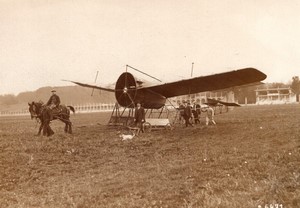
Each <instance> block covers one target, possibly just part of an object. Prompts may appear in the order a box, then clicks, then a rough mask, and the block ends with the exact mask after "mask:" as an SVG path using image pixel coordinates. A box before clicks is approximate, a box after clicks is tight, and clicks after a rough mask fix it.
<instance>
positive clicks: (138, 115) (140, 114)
mask: <svg viewBox="0 0 300 208" xmlns="http://www.w3.org/2000/svg"><path fill="white" fill-rule="evenodd" d="M134 123H135V125H136V126H137V127H138V128H140V129H141V130H142V132H144V128H143V123H145V109H144V108H143V107H142V106H141V103H137V104H136V108H135V112H134Z"/></svg>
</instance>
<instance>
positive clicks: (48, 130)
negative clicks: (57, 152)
mask: <svg viewBox="0 0 300 208" xmlns="http://www.w3.org/2000/svg"><path fill="white" fill-rule="evenodd" d="M53 134H54V131H53V130H52V129H51V127H50V125H48V128H47V136H52V135H53Z"/></svg>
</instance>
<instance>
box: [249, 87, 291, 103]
mask: <svg viewBox="0 0 300 208" xmlns="http://www.w3.org/2000/svg"><path fill="white" fill-rule="evenodd" d="M255 92H256V104H257V105H264V104H287V103H296V102H297V99H296V95H295V93H293V91H292V89H291V88H290V87H283V88H267V89H258V90H255Z"/></svg>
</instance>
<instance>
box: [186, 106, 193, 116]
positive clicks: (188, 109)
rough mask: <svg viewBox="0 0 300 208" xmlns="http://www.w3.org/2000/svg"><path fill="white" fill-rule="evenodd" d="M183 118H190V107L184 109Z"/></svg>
mask: <svg viewBox="0 0 300 208" xmlns="http://www.w3.org/2000/svg"><path fill="white" fill-rule="evenodd" d="M184 116H185V117H188V118H190V117H191V116H192V109H191V106H189V105H188V106H186V107H185V108H184Z"/></svg>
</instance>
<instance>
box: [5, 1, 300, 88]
mask: <svg viewBox="0 0 300 208" xmlns="http://www.w3.org/2000/svg"><path fill="white" fill-rule="evenodd" d="M299 11H300V1H298V0H277V1H273V0H247V1H241V0H223V1H218V0H189V1H182V0H165V1H161V0H151V1H148V0H147V1H146V0H139V1H138V0H137V1H132V0H124V1H114V0H107V1H106V0H98V1H97V0H88V1H87V0H77V1H76V0H57V1H55V0H52V1H47V0H44V1H43V0H19V1H17V0H0V94H8V93H14V94H17V93H19V92H22V91H32V90H36V89H38V88H39V87H43V86H62V85H70V84H69V83H66V82H63V81H61V79H69V80H75V81H81V82H89V83H92V82H93V81H94V78H95V75H96V72H97V71H98V70H99V76H98V80H97V84H98V85H105V84H108V83H113V82H114V81H115V80H116V79H117V77H118V76H119V74H120V73H121V72H123V71H124V70H125V65H126V64H129V65H131V66H133V67H136V68H138V69H140V70H143V71H145V72H147V73H149V74H151V75H153V76H155V77H158V78H160V79H163V80H176V79H182V78H188V77H190V70H191V63H192V62H194V63H195V64H194V76H200V75H208V74H213V73H220V72H224V71H229V70H235V69H239V68H244V67H254V68H257V69H259V70H261V71H263V72H264V73H266V74H267V76H268V78H267V80H266V81H267V82H287V81H289V80H291V78H292V76H295V75H298V76H299V75H300V50H299V49H300V13H299Z"/></svg>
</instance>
